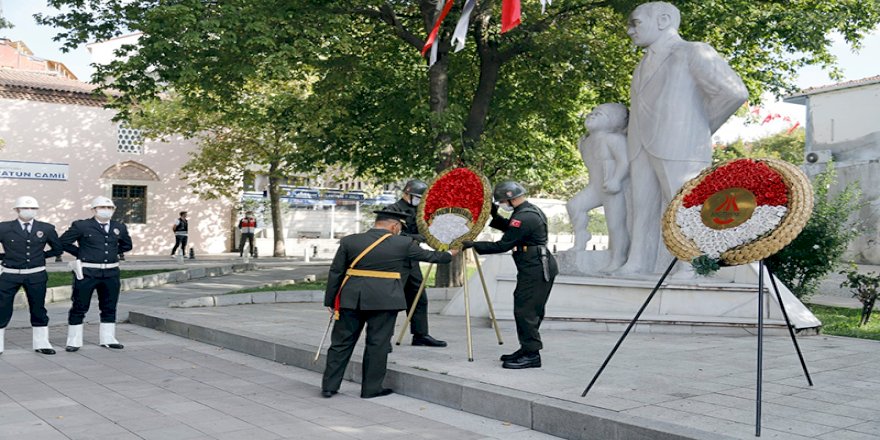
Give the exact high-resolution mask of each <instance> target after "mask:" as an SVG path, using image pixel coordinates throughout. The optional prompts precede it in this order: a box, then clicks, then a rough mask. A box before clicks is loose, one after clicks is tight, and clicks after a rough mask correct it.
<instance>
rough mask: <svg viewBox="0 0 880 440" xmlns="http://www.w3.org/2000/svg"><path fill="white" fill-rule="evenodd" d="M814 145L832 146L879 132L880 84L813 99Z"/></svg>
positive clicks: (838, 91) (817, 96)
mask: <svg viewBox="0 0 880 440" xmlns="http://www.w3.org/2000/svg"><path fill="white" fill-rule="evenodd" d="M809 112H810V120H811V122H812V125H811V127H810V128H809V129H810V130H811V131H812V134H813V143H814V144H832V143H839V142H844V141H849V140H853V139H858V138H860V137H863V136H866V135H868V134H870V133H873V132H876V131H878V130H880V84H872V85H868V86H863V87H853V88H848V89H843V90H834V91H830V92H826V93H819V94H816V95H811V96H810V106H809Z"/></svg>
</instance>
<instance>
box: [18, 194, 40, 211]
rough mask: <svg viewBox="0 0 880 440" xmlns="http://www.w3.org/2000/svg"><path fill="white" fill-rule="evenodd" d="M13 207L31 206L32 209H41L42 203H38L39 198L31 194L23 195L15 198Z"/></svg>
mask: <svg viewBox="0 0 880 440" xmlns="http://www.w3.org/2000/svg"><path fill="white" fill-rule="evenodd" d="M13 208H30V209H40V205H39V204H38V203H37V199H35V198H33V197H30V196H21V197H19V198H18V199H16V200H15V206H13Z"/></svg>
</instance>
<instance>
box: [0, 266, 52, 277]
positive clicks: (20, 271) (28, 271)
mask: <svg viewBox="0 0 880 440" xmlns="http://www.w3.org/2000/svg"><path fill="white" fill-rule="evenodd" d="M45 270H46V266H40V267H32V268H30V269H10V268H8V267H6V266H3V270H2V271H0V272H2V273H14V274H18V275H27V274H32V273H37V272H43V271H45Z"/></svg>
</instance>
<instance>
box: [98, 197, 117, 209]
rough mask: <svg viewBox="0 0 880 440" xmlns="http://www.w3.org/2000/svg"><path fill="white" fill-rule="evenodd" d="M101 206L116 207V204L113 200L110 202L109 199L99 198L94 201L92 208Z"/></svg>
mask: <svg viewBox="0 0 880 440" xmlns="http://www.w3.org/2000/svg"><path fill="white" fill-rule="evenodd" d="M101 206H112V207H114V208H115V207H116V204H115V203H113V200H110V199H109V198H108V197H104V196H98V197H95V198H94V199H93V200H92V208H98V207H101Z"/></svg>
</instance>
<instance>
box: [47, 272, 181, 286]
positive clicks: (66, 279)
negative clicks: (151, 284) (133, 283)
mask: <svg viewBox="0 0 880 440" xmlns="http://www.w3.org/2000/svg"><path fill="white" fill-rule="evenodd" d="M174 270H176V269H153V270H123V271H121V272H120V273H119V277H120V278H135V277H142V276H144V275H152V274H154V273H162V272H173V271H174ZM72 282H73V272H49V282H48V284H47V285H46V287H58V286H69V285H70V284H71V283H72Z"/></svg>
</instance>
